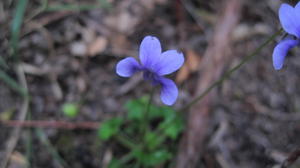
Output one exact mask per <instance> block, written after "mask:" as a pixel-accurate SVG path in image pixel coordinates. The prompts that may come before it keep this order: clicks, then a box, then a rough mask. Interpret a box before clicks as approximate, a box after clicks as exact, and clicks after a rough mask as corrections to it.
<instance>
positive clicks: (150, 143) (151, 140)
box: [145, 132, 163, 150]
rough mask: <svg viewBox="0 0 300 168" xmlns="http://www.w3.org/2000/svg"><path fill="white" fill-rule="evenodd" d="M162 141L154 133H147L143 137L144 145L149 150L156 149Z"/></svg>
mask: <svg viewBox="0 0 300 168" xmlns="http://www.w3.org/2000/svg"><path fill="white" fill-rule="evenodd" d="M162 140H163V139H161V138H160V137H159V136H157V134H155V133H154V132H147V134H146V136H145V142H146V145H147V147H148V148H149V149H150V150H153V149H155V148H156V147H158V146H159V145H161V144H162Z"/></svg>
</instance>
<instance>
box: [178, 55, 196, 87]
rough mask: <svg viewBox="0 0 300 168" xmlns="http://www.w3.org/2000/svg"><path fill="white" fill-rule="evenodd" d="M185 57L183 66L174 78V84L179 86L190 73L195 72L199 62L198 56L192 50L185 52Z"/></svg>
mask: <svg viewBox="0 0 300 168" xmlns="http://www.w3.org/2000/svg"><path fill="white" fill-rule="evenodd" d="M185 55H186V61H185V64H184V65H183V67H182V68H181V69H180V70H179V72H178V73H177V76H176V82H177V83H179V84H180V83H182V82H183V81H185V80H186V79H187V78H188V77H189V75H190V74H191V73H193V72H195V71H197V69H198V66H199V64H200V61H201V59H200V56H199V55H198V54H197V53H196V52H195V51H194V50H187V51H186V54H185Z"/></svg>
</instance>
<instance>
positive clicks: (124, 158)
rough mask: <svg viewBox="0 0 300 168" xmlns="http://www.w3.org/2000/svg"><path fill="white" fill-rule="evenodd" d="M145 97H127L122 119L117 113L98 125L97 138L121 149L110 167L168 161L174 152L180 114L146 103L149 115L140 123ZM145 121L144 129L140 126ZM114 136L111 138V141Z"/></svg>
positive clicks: (142, 165)
mask: <svg viewBox="0 0 300 168" xmlns="http://www.w3.org/2000/svg"><path fill="white" fill-rule="evenodd" d="M148 102H149V97H143V98H141V99H136V100H130V101H128V102H127V103H126V104H125V106H124V107H125V109H126V110H127V116H126V119H121V118H119V117H116V118H112V119H110V120H106V121H105V122H104V123H102V125H101V126H100V128H99V131H98V135H99V138H100V139H101V140H104V141H109V142H112V143H116V144H119V145H120V146H121V147H122V148H124V150H120V151H127V152H126V153H123V154H122V155H121V156H120V157H117V156H115V157H114V158H113V159H112V160H111V162H110V165H109V167H110V168H121V167H122V168H126V167H132V166H133V165H132V164H135V166H137V167H154V166H157V165H164V166H165V165H168V162H167V161H170V159H171V158H173V156H174V154H175V150H174V145H175V141H176V140H177V138H178V136H179V134H180V133H181V132H182V130H183V127H184V124H183V120H182V118H181V117H180V116H179V115H178V113H176V112H175V111H174V110H173V109H172V108H170V107H166V106H161V107H159V106H155V105H150V107H149V114H148V115H149V116H148V117H149V118H148V120H147V123H144V122H145V120H144V115H145V107H146V106H147V104H148ZM144 125H146V126H147V127H146V129H143V127H144ZM112 140H115V141H112Z"/></svg>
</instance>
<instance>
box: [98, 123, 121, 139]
mask: <svg viewBox="0 0 300 168" xmlns="http://www.w3.org/2000/svg"><path fill="white" fill-rule="evenodd" d="M122 123H123V119H122V118H112V119H110V120H107V121H104V122H103V123H102V124H101V126H100V128H99V130H98V135H99V138H100V139H102V140H108V139H109V138H111V137H112V136H114V135H116V134H117V133H118V132H119V130H120V127H121V125H122Z"/></svg>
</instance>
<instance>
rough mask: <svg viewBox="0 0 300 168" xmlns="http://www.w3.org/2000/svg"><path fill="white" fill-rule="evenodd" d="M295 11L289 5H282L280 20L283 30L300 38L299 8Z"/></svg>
mask: <svg viewBox="0 0 300 168" xmlns="http://www.w3.org/2000/svg"><path fill="white" fill-rule="evenodd" d="M295 8H296V9H294V8H293V7H292V6H290V5H288V4H282V5H281V6H280V8H279V19H280V23H281V25H282V27H283V29H284V30H285V31H286V32H287V33H289V34H292V35H295V36H296V37H298V38H300V21H299V19H300V14H299V13H297V11H298V10H297V9H298V8H299V7H298V4H297V7H295Z"/></svg>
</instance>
